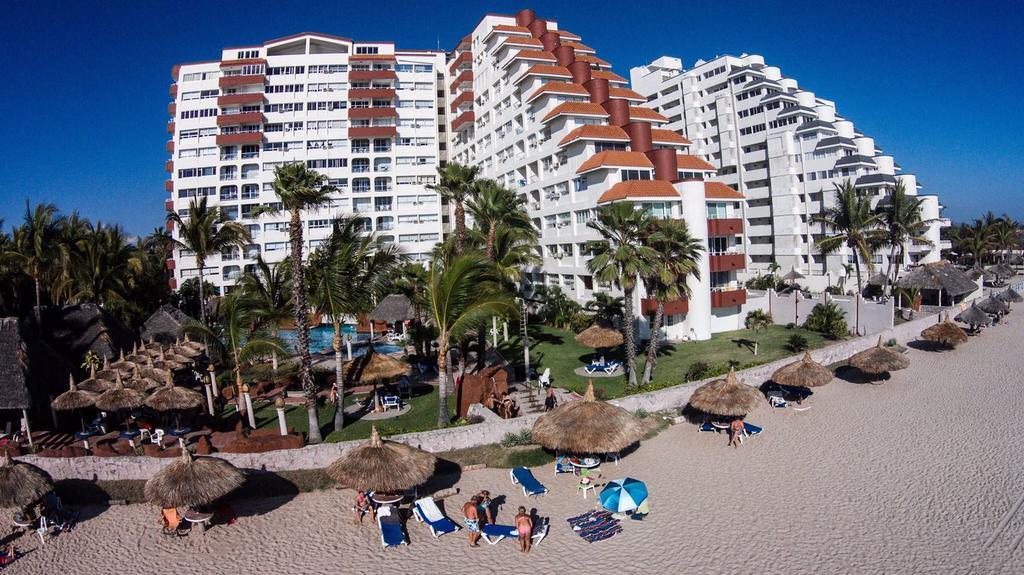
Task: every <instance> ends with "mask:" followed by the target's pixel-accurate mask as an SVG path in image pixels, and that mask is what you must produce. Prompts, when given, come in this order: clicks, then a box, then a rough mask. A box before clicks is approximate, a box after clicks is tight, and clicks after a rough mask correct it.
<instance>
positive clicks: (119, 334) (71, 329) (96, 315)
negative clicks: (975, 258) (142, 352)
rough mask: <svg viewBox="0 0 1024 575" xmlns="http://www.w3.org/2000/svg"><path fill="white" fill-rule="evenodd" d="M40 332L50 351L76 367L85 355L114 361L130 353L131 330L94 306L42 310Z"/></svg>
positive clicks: (85, 304) (89, 304) (79, 305)
mask: <svg viewBox="0 0 1024 575" xmlns="http://www.w3.org/2000/svg"><path fill="white" fill-rule="evenodd" d="M41 316H42V326H41V328H40V332H39V333H41V334H42V336H43V338H45V339H46V340H47V343H49V344H50V345H51V346H52V347H53V349H56V350H60V352H61V353H62V354H64V356H65V357H66V358H67V359H68V361H69V362H71V363H72V364H74V365H77V364H78V363H79V362H80V361H81V360H82V357H84V356H85V354H86V353H87V352H90V351H91V352H93V353H95V354H96V355H98V356H99V357H107V358H110V360H114V359H116V358H117V357H118V355H120V353H121V350H124V349H131V347H132V341H133V340H134V337H133V336H132V332H131V330H129V329H128V328H127V327H125V326H124V325H122V324H121V322H120V321H118V320H117V319H116V318H114V317H113V316H112V315H110V314H108V313H106V312H105V311H103V309H102V308H100V307H99V306H98V305H96V304H93V303H83V304H78V305H68V306H63V307H48V308H44V309H43V312H42V314H41Z"/></svg>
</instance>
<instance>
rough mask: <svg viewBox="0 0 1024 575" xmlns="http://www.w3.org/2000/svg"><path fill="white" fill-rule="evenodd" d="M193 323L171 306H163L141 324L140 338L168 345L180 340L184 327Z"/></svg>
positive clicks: (189, 318) (183, 313)
mask: <svg viewBox="0 0 1024 575" xmlns="http://www.w3.org/2000/svg"><path fill="white" fill-rule="evenodd" d="M194 321H195V320H193V319H192V318H191V317H189V316H188V315H187V314H185V312H183V311H181V310H180V309H178V308H176V307H174V306H173V305H171V304H164V305H162V306H160V309H158V310H156V311H155V312H153V314H152V315H150V316H149V317H148V318H147V319H146V321H145V323H143V324H142V338H143V339H145V340H147V341H149V340H154V341H157V342H160V343H163V344H165V345H170V344H172V343H174V342H175V341H176V340H178V339H179V338H181V336H182V332H183V331H184V328H185V326H187V325H189V324H191V323H193V322H194Z"/></svg>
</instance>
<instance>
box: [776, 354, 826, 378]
mask: <svg viewBox="0 0 1024 575" xmlns="http://www.w3.org/2000/svg"><path fill="white" fill-rule="evenodd" d="M834 376H835V374H833V373H832V370H831V369H829V368H827V367H825V366H824V365H821V364H820V363H818V362H816V361H814V359H812V358H811V352H809V351H805V352H804V356H803V357H802V358H800V359H799V360H798V361H794V362H793V363H791V364H789V365H786V366H783V367H780V368H779V369H777V370H775V373H773V374H772V381H774V382H775V383H777V384H779V385H787V386H790V387H821V386H823V385H825V384H827V383H828V382H830V381H832V378H833V377H834Z"/></svg>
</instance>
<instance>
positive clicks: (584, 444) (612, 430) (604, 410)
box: [532, 382, 644, 453]
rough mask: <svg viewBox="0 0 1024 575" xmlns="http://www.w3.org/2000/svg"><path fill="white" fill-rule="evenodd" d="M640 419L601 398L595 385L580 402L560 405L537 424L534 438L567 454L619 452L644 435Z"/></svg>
mask: <svg viewBox="0 0 1024 575" xmlns="http://www.w3.org/2000/svg"><path fill="white" fill-rule="evenodd" d="M643 434H644V430H643V426H642V425H641V424H640V420H639V419H637V418H636V416H634V415H633V414H632V413H630V412H628V411H626V410H625V409H622V408H621V407H618V406H615V405H612V404H610V403H606V402H603V401H597V400H596V399H595V398H594V384H593V383H592V382H589V383H587V391H586V393H584V394H583V398H582V399H580V400H578V401H570V402H568V403H563V404H562V405H559V406H558V407H556V408H555V409H554V410H552V411H550V412H548V413H545V414H544V415H542V416H540V418H539V419H537V421H536V422H535V423H534V424H533V431H532V437H533V441H534V442H535V443H537V444H539V445H541V446H543V447H546V448H547V449H553V450H555V451H560V452H563V453H618V452H619V451H622V450H623V449H625V448H627V447H629V446H630V445H633V444H634V443H636V442H637V441H640V438H641V437H643Z"/></svg>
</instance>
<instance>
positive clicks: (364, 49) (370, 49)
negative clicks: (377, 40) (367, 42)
mask: <svg viewBox="0 0 1024 575" xmlns="http://www.w3.org/2000/svg"><path fill="white" fill-rule="evenodd" d="M379 51H380V48H379V47H377V46H356V54H377V53H378V52H379Z"/></svg>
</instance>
